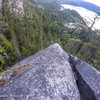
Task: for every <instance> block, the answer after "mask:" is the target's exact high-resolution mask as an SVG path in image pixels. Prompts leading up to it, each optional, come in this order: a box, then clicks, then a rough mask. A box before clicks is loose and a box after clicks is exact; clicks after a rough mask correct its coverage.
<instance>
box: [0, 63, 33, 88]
mask: <svg viewBox="0 0 100 100" xmlns="http://www.w3.org/2000/svg"><path fill="white" fill-rule="evenodd" d="M29 67H31V65H29V64H25V65H21V66H17V67H15V68H12V69H10V70H12V76H11V77H10V79H9V80H8V81H5V80H3V79H1V80H0V88H1V87H3V86H4V85H6V84H8V83H9V82H10V81H11V80H12V79H15V76H16V75H19V74H20V73H21V72H23V71H24V70H26V69H28V68H29ZM4 74H6V73H5V72H3V75H4Z"/></svg>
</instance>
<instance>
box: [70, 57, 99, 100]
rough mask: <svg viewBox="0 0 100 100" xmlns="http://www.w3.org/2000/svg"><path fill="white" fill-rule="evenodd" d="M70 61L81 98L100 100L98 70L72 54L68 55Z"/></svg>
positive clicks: (82, 99) (83, 99) (84, 99)
mask: <svg viewBox="0 0 100 100" xmlns="http://www.w3.org/2000/svg"><path fill="white" fill-rule="evenodd" d="M70 63H71V64H72V66H73V67H74V68H75V69H74V71H75V72H76V73H77V77H78V78H77V85H78V88H79V91H80V95H81V100H100V72H99V71H97V70H96V69H94V68H93V67H92V66H90V65H89V64H87V63H86V62H84V61H80V60H79V59H78V58H77V57H74V56H72V55H70Z"/></svg>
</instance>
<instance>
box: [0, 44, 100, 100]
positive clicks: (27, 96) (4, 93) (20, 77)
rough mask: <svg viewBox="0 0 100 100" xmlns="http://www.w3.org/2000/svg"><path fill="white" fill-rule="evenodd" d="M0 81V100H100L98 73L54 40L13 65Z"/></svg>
mask: <svg viewBox="0 0 100 100" xmlns="http://www.w3.org/2000/svg"><path fill="white" fill-rule="evenodd" d="M0 82H5V84H2V86H1V88H0V100H100V72H99V71H97V70H96V69H94V68H93V67H92V66H90V65H89V64H87V63H85V62H84V61H81V60H80V59H78V58H76V57H74V56H73V55H71V54H68V53H66V52H65V51H64V50H63V49H62V47H61V46H60V45H59V44H57V43H55V44H53V45H51V46H49V47H48V48H46V49H44V50H42V51H40V52H38V53H36V54H35V55H32V56H30V57H27V58H25V59H23V60H22V61H20V62H19V63H17V64H15V65H14V66H12V67H11V68H10V69H9V70H7V71H6V72H5V75H4V76H3V78H2V80H1V81H0ZM0 84H1V83H0Z"/></svg>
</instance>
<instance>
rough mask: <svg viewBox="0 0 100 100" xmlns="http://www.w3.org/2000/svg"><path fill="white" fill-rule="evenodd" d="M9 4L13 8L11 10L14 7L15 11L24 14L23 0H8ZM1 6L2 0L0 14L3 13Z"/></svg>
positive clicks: (0, 5)
mask: <svg viewBox="0 0 100 100" xmlns="http://www.w3.org/2000/svg"><path fill="white" fill-rule="evenodd" d="M8 2H9V3H8V6H9V7H10V8H11V11H12V8H13V10H14V11H17V13H18V14H21V15H23V14H24V7H23V2H24V1H23V0H8ZM14 3H16V6H17V7H18V8H17V9H16V8H14V7H15V4H14ZM12 4H14V7H12ZM1 8H2V0H0V14H1V11H2V10H1Z"/></svg>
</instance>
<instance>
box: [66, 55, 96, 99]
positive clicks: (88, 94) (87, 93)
mask: <svg viewBox="0 0 100 100" xmlns="http://www.w3.org/2000/svg"><path fill="white" fill-rule="evenodd" d="M68 55H69V63H70V65H71V68H72V70H73V73H76V76H77V80H76V79H75V80H76V84H77V87H78V90H79V92H80V98H81V100H96V98H95V95H94V92H93V91H92V89H91V88H90V86H89V85H88V84H87V83H86V82H85V81H84V79H83V78H82V77H81V75H80V73H79V72H78V71H77V69H76V67H75V66H76V65H77V63H78V62H76V61H74V59H73V57H72V56H71V55H70V54H68ZM78 61H79V59H78Z"/></svg>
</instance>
